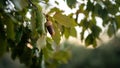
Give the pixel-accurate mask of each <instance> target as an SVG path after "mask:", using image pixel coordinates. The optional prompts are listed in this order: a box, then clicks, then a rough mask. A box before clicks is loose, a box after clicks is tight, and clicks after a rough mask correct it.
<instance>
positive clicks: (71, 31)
mask: <svg viewBox="0 0 120 68" xmlns="http://www.w3.org/2000/svg"><path fill="white" fill-rule="evenodd" d="M70 35H71V36H73V37H77V32H76V29H75V28H70Z"/></svg>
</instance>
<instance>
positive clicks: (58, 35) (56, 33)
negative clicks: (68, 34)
mask: <svg viewBox="0 0 120 68" xmlns="http://www.w3.org/2000/svg"><path fill="white" fill-rule="evenodd" d="M53 27H54V30H55V35H54V36H52V38H53V40H54V41H55V42H56V43H57V44H59V43H60V40H61V38H60V30H59V28H58V27H57V24H56V23H54V22H53Z"/></svg>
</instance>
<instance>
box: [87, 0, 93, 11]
mask: <svg viewBox="0 0 120 68" xmlns="http://www.w3.org/2000/svg"><path fill="white" fill-rule="evenodd" d="M93 9H94V5H93V3H92V2H91V0H88V2H87V9H86V10H87V11H92V10H93Z"/></svg>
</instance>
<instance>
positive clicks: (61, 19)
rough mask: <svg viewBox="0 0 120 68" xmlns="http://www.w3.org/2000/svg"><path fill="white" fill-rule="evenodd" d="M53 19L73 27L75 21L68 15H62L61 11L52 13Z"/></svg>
mask: <svg viewBox="0 0 120 68" xmlns="http://www.w3.org/2000/svg"><path fill="white" fill-rule="evenodd" d="M54 19H55V20H56V21H57V22H58V23H59V24H60V25H63V26H65V27H75V26H76V23H75V20H74V19H73V18H70V17H68V16H65V15H62V14H61V13H56V14H55V15H54Z"/></svg>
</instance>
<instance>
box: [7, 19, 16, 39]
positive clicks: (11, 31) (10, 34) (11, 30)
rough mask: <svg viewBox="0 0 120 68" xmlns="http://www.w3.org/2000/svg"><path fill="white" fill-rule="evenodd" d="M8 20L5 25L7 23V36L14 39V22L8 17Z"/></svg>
mask: <svg viewBox="0 0 120 68" xmlns="http://www.w3.org/2000/svg"><path fill="white" fill-rule="evenodd" d="M8 20H9V21H8V22H7V23H6V25H7V38H8V39H12V40H15V31H14V22H13V21H12V20H10V19H8Z"/></svg>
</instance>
